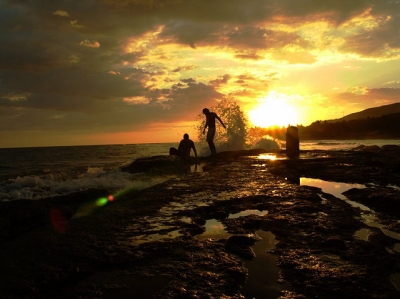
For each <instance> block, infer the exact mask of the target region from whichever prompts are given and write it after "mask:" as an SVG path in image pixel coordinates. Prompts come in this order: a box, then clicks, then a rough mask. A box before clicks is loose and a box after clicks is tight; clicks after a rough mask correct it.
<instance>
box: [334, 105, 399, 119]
mask: <svg viewBox="0 0 400 299" xmlns="http://www.w3.org/2000/svg"><path fill="white" fill-rule="evenodd" d="M392 113H400V103H394V104H390V105H384V106H379V107H375V108H369V109H365V110H363V111H360V112H355V113H351V114H349V115H346V116H344V117H342V118H338V119H331V120H327V122H337V121H350V120H356V119H362V118H371V117H380V116H382V115H386V114H392Z"/></svg>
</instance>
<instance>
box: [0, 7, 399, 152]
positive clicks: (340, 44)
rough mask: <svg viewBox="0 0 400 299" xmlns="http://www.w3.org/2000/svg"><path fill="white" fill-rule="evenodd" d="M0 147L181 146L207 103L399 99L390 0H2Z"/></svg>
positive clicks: (324, 115)
mask: <svg viewBox="0 0 400 299" xmlns="http://www.w3.org/2000/svg"><path fill="white" fill-rule="evenodd" d="M0 44H1V46H0V147H19V146H48V145H81V144H82V145H83V144H113V143H147V142H178V141H179V140H180V139H181V138H182V135H183V133H185V132H188V133H189V134H191V135H193V136H194V134H195V132H194V125H195V122H196V118H197V116H198V115H199V114H201V111H202V109H203V108H204V107H209V108H210V107H212V106H215V105H216V104H217V103H218V101H220V100H221V99H225V98H227V99H231V100H234V101H236V102H237V103H238V104H239V106H240V107H241V108H242V110H243V111H244V112H245V113H246V115H247V116H248V118H249V120H250V123H249V124H250V125H251V126H253V125H257V126H269V125H272V124H278V125H281V126H286V125H288V124H302V125H309V124H311V123H312V122H314V121H316V120H326V119H335V118H340V117H342V116H344V115H347V114H350V113H354V112H358V111H361V110H364V109H367V108H371V107H377V106H381V105H387V104H392V103H395V102H400V1H397V0H279V1H277V0H242V1H241V0H98V1H96V0H76V1H72V0H8V1H7V0H0Z"/></svg>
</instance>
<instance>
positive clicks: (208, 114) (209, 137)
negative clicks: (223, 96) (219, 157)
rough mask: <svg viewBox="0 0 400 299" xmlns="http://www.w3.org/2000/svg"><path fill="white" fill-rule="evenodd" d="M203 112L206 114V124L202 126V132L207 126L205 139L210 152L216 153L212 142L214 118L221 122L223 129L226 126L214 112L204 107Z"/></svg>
mask: <svg viewBox="0 0 400 299" xmlns="http://www.w3.org/2000/svg"><path fill="white" fill-rule="evenodd" d="M203 113H204V114H205V116H206V125H205V126H204V129H203V134H204V132H205V131H206V128H207V127H208V131H207V139H206V141H207V143H208V146H209V147H210V151H211V154H212V155H214V154H216V153H217V150H216V149H215V144H214V136H215V131H216V129H215V119H218V121H219V122H220V123H221V125H222V126H223V127H224V128H225V129H226V126H225V124H224V123H223V122H222V120H221V119H220V118H219V116H218V115H217V114H216V113H215V112H210V110H208V109H207V108H204V109H203Z"/></svg>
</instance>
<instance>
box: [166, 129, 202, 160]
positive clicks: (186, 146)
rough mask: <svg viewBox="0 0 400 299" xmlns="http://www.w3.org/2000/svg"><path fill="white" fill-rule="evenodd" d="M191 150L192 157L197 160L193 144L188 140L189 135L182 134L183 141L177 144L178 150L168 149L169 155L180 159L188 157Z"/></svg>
mask: <svg viewBox="0 0 400 299" xmlns="http://www.w3.org/2000/svg"><path fill="white" fill-rule="evenodd" d="M192 149H193V152H194V156H195V157H196V158H197V151H196V147H195V146H194V142H193V141H192V140H191V139H189V134H186V133H185V134H184V135H183V139H182V140H181V142H180V143H179V146H178V149H176V148H174V147H171V148H170V149H169V154H170V155H176V156H182V157H190V151H191V150H192Z"/></svg>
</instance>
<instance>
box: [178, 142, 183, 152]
mask: <svg viewBox="0 0 400 299" xmlns="http://www.w3.org/2000/svg"><path fill="white" fill-rule="evenodd" d="M182 149H183V140H181V142H179V146H178V151H180V152H181V151H182Z"/></svg>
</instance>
